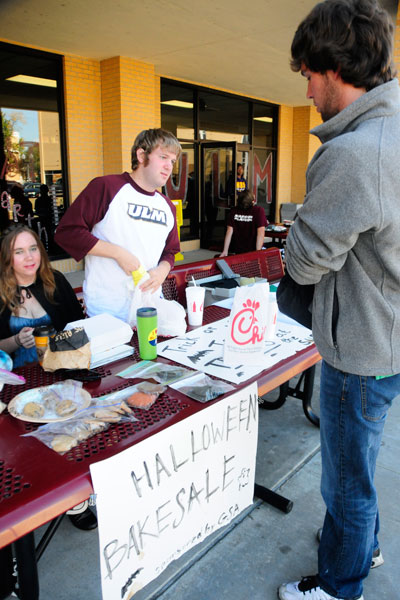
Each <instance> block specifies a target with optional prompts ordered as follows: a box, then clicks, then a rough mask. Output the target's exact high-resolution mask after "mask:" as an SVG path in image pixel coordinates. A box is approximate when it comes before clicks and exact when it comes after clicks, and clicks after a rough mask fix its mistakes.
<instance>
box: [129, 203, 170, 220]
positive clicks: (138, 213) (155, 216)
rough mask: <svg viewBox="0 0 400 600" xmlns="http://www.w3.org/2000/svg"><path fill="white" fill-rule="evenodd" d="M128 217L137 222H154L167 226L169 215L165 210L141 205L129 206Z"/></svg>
mask: <svg viewBox="0 0 400 600" xmlns="http://www.w3.org/2000/svg"><path fill="white" fill-rule="evenodd" d="M128 215H129V216H130V217H132V219H136V220H137V221H152V222H153V223H160V224H161V225H166V224H167V215H166V213H165V211H164V210H158V209H156V208H150V207H149V206H142V205H141V204H128Z"/></svg>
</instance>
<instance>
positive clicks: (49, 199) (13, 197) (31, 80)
mask: <svg viewBox="0 0 400 600" xmlns="http://www.w3.org/2000/svg"><path fill="white" fill-rule="evenodd" d="M61 59H62V57H60V56H58V55H53V54H49V53H47V52H40V51H35V50H29V49H27V48H23V47H20V46H13V45H11V44H3V43H0V65H1V68H0V84H1V85H0V118H1V139H0V146H1V153H0V175H1V180H2V189H1V191H2V196H1V209H2V218H1V227H2V228H4V226H6V225H7V221H8V223H10V222H22V223H25V224H27V225H28V226H29V227H31V228H32V229H34V230H35V231H36V232H37V233H38V234H39V236H40V238H41V239H42V242H43V243H44V245H45V247H46V249H47V251H48V253H49V255H50V256H51V257H52V258H55V257H57V255H60V254H64V252H63V251H62V250H61V249H60V248H59V247H58V246H57V245H56V244H55V243H54V241H53V234H54V230H55V227H56V226H57V224H58V222H59V220H60V218H61V216H62V214H63V213H64V211H65V208H66V198H67V191H66V181H67V177H66V170H65V160H64V157H65V146H64V136H63V111H62V81H63V72H62V60H61ZM41 186H42V187H41Z"/></svg>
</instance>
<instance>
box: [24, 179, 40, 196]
mask: <svg viewBox="0 0 400 600" xmlns="http://www.w3.org/2000/svg"><path fill="white" fill-rule="evenodd" d="M23 187H24V194H25V196H28V198H36V196H39V194H40V183H35V182H33V181H27V182H26V183H24V186H23Z"/></svg>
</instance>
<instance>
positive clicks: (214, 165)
mask: <svg viewBox="0 0 400 600" xmlns="http://www.w3.org/2000/svg"><path fill="white" fill-rule="evenodd" d="M235 163H236V143H235V142H205V143H203V144H202V145H201V173H200V180H201V224H200V225H201V237H200V245H201V247H202V248H207V249H210V250H215V251H216V252H218V251H220V250H221V251H222V247H223V242H224V237H225V231H226V222H227V216H228V213H229V210H230V209H231V208H232V207H233V206H235V202H236V168H235Z"/></svg>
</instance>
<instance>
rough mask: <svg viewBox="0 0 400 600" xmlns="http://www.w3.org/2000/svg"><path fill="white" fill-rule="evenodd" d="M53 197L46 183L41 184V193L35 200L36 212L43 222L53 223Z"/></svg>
mask: <svg viewBox="0 0 400 600" xmlns="http://www.w3.org/2000/svg"><path fill="white" fill-rule="evenodd" d="M52 206H53V198H52V197H51V196H50V194H49V188H48V186H47V185H46V184H45V183H42V184H41V186H40V194H39V196H37V198H36V200H35V213H36V215H37V216H38V217H39V219H40V221H41V222H43V223H48V222H49V223H51V216H52Z"/></svg>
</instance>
